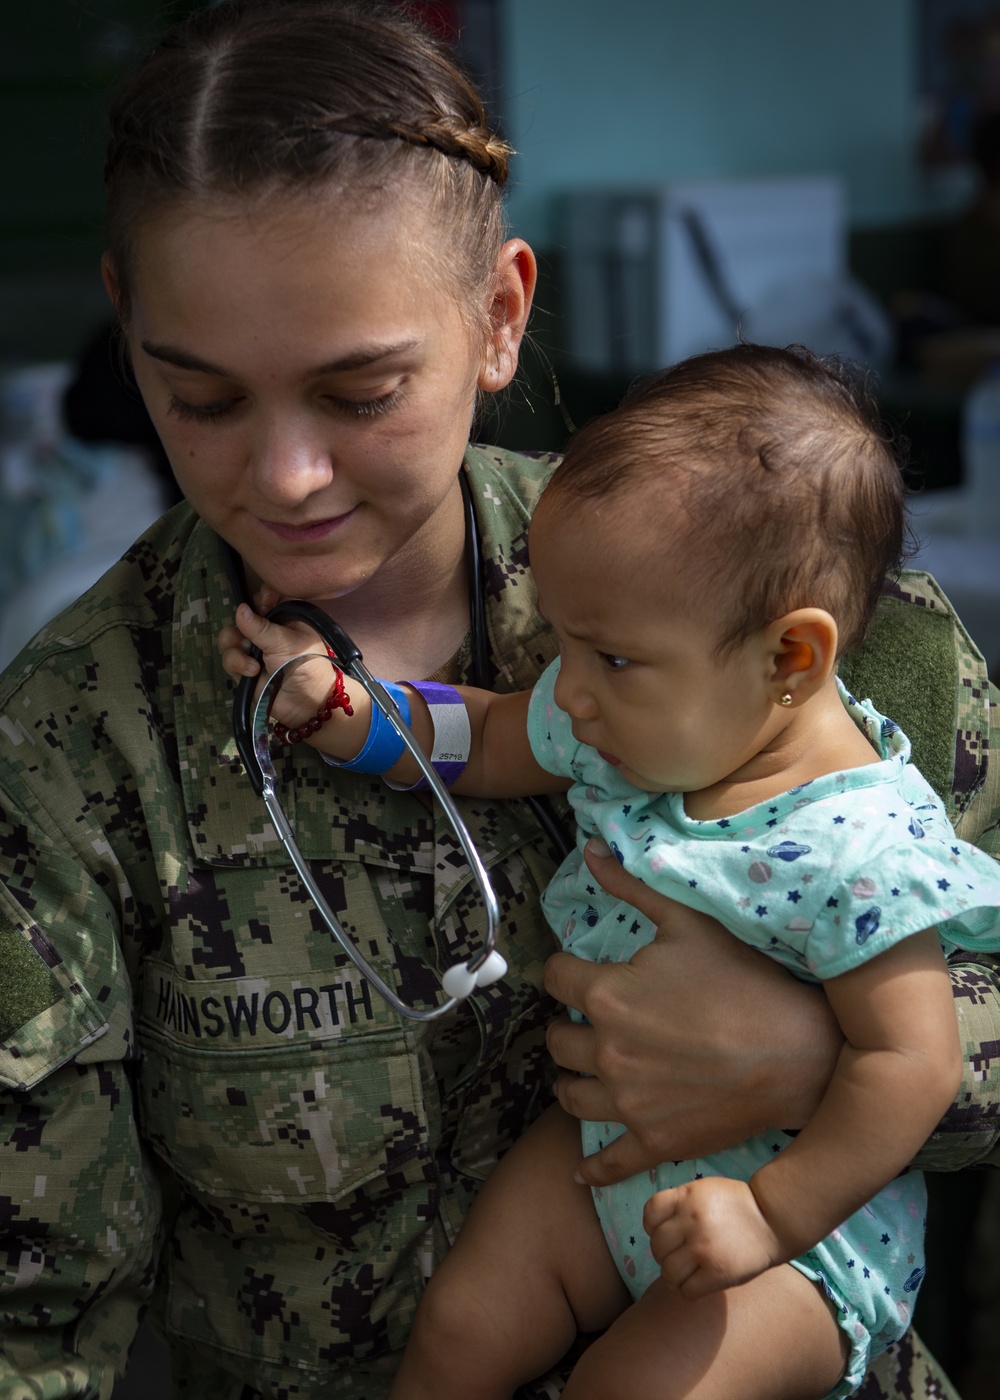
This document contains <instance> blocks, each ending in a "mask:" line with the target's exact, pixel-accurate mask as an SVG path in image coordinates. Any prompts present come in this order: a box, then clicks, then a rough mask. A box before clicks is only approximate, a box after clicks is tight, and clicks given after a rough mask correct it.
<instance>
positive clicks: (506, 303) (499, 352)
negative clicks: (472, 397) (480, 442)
mask: <svg viewBox="0 0 1000 1400" xmlns="http://www.w3.org/2000/svg"><path fill="white" fill-rule="evenodd" d="M537 279H538V268H537V264H536V263H535V255H534V253H533V252H532V251H531V249H530V248H529V247H528V245H527V243H525V242H524V240H523V239H522V238H511V239H508V241H507V242H506V243H505V244H504V245H503V247H502V248H501V249H500V258H499V261H498V263H497V275H496V280H495V282H494V285H493V300H492V303H491V305H490V308H489V317H490V330H489V335H488V337H487V340H486V344H485V345H484V346H483V358H482V363H481V364H480V367H479V380H478V383H479V388H480V389H483V390H485V391H486V392H487V393H495V392H496V391H497V390H498V389H505V388H506V387H507V385H508V384H509V383H510V381H511V380H512V379H513V378H514V373H515V371H516V369H517V355H518V351H519V349H520V346H521V340H522V337H523V336H524V332H525V328H526V327H527V324H528V315H529V313H530V311H531V300H532V297H533V296H534V295H535V282H536V281H537Z"/></svg>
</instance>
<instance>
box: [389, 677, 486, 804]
mask: <svg viewBox="0 0 1000 1400" xmlns="http://www.w3.org/2000/svg"><path fill="white" fill-rule="evenodd" d="M406 684H407V685H408V686H410V687H411V688H412V689H413V690H415V691H417V693H418V694H419V695H422V696H423V698H424V703H425V704H426V705H427V708H428V710H430V714H431V723H432V724H433V726H434V742H433V745H432V747H431V752H430V760H431V763H432V764H433V765H434V769H435V771H436V773H437V775H438V777H439V778H440V779H441V781H442V782H443V783H444V785H445V787H451V785H452V783H455V782H457V781H458V779H459V778H460V777H461V776H462V774H463V772H464V771H465V765H466V764H467V763H468V761H469V751H470V749H471V747H472V730H471V728H470V726H469V713H468V711H467V710H466V708H465V701H464V700H463V699H462V697H461V695H459V693H458V691H457V690H456V689H455V687H454V686H451V685H441V684H439V682H437V681H407V682H406ZM389 786H390V787H396V786H397V785H396V784H395V783H390V784H389ZM429 788H430V783H429V782H428V781H427V779H426V778H424V777H421V778H420V779H419V781H418V782H416V783H413V784H412V785H411V786H410V787H408V788H397V791H402V792H426V791H427V790H428V789H429Z"/></svg>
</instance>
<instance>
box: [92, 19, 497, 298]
mask: <svg viewBox="0 0 1000 1400" xmlns="http://www.w3.org/2000/svg"><path fill="white" fill-rule="evenodd" d="M109 126H110V132H109V141H108V148H107V159H106V163H105V182H106V185H107V192H108V211H107V224H108V242H109V253H110V257H111V262H112V265H113V267H114V269H115V273H116V276H117V280H118V284H119V296H120V305H119V308H118V310H119V315H120V317H121V318H122V320H123V321H124V320H127V317H128V311H129V280H130V274H131V264H132V253H133V246H134V241H135V235H136V229H137V227H138V226H139V225H140V224H141V223H142V221H143V220H144V219H146V218H149V217H151V216H155V215H156V214H157V213H158V212H159V211H160V210H162V209H164V208H170V207H172V206H176V205H179V206H181V207H184V206H185V205H187V206H188V207H191V208H194V209H197V208H198V206H199V204H200V203H204V202H207V201H211V200H213V199H217V198H218V197H220V196H222V197H232V196H237V197H241V198H242V197H246V196H251V197H253V196H258V195H262V196H265V197H266V196H268V195H270V194H273V193H277V194H278V195H279V196H286V195H289V194H291V195H305V196H313V195H315V194H317V193H325V192H331V191H332V192H333V193H334V194H335V195H336V197H337V198H338V199H340V200H342V201H343V207H344V208H345V209H347V210H353V209H356V208H357V207H359V205H360V206H361V207H362V208H365V207H367V205H370V204H371V201H372V200H373V199H374V200H376V201H377V200H380V199H384V198H386V197H391V196H392V195H393V192H394V191H395V190H396V189H399V188H403V189H407V188H412V189H414V190H416V191H418V192H419V196H420V198H421V200H422V202H423V204H424V206H425V207H426V208H427V209H428V210H429V211H430V212H431V213H432V214H434V215H436V216H437V220H438V225H439V226H440V227H441V228H443V229H444V230H445V231H446V235H447V250H446V252H445V253H444V254H443V255H442V256H441V257H440V258H438V259H437V260H436V261H437V262H438V263H439V264H440V268H439V271H440V274H441V275H442V276H447V277H448V278H450V279H451V280H452V281H453V283H454V285H455V286H456V287H457V288H458V289H459V291H460V293H461V295H462V297H463V299H465V298H466V297H468V298H469V299H470V304H471V302H472V301H475V300H476V299H479V300H482V294H483V292H484V291H486V290H488V286H489V282H490V279H491V277H492V275H493V272H494V270H495V267H496V263H497V255H498V253H499V249H500V246H501V244H502V242H503V236H504V219H503V208H502V198H501V193H500V191H501V187H502V186H503V185H504V183H505V182H506V179H507V174H508V165H509V160H510V155H511V151H510V148H509V147H508V146H507V145H506V143H505V142H504V141H503V140H502V139H501V138H500V137H499V136H498V135H497V134H496V133H495V132H493V131H492V130H491V129H490V126H489V123H488V121H487V117H486V113H485V111H484V108H483V104H482V102H481V100H480V98H479V95H478V93H477V92H476V89H475V87H474V86H473V84H472V83H471V81H470V80H469V78H468V77H467V75H466V74H465V72H464V71H463V70H462V68H461V65H460V64H459V62H458V59H457V57H456V55H455V54H454V53H453V52H452V50H451V49H450V48H449V47H448V46H447V45H446V44H444V43H443V42H441V41H439V40H437V39H436V38H434V37H433V36H432V35H431V34H430V33H429V32H428V31H427V30H426V29H424V28H423V26H422V25H420V24H418V23H417V22H415V21H414V20H412V19H410V18H408V17H407V16H406V15H405V14H403V13H402V12H401V11H400V10H399V9H397V8H395V7H393V6H389V5H387V4H383V3H380V0H222V3H221V4H218V5H214V6H211V7H209V8H207V9H204V10H201V11H198V12H197V13H195V15H193V16H192V18H191V19H189V20H188V21H187V22H186V23H184V24H182V25H179V26H177V27H176V28H175V29H173V30H171V31H169V32H168V33H167V34H166V35H164V36H163V38H162V39H161V40H160V42H159V43H158V44H157V46H156V48H155V49H153V51H152V52H151V53H150V54H149V55H148V56H147V57H146V58H145V59H144V60H143V61H142V62H141V63H140V65H139V67H138V68H137V69H136V71H135V73H134V74H133V75H132V77H131V78H130V79H129V80H128V82H127V83H126V85H125V86H124V87H123V88H122V89H121V91H120V92H119V93H118V95H117V97H116V99H115V101H114V102H113V104H112V106H111V109H110V111H109ZM365 201H367V205H366V203H365Z"/></svg>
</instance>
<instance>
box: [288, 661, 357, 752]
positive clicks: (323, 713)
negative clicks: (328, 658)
mask: <svg viewBox="0 0 1000 1400" xmlns="http://www.w3.org/2000/svg"><path fill="white" fill-rule="evenodd" d="M334 674H335V680H334V682H333V685H332V687H331V689H330V693H329V695H328V696H327V697H326V699H325V700H324V701H323V703H322V705H320V707H319V709H318V710H317V711H316V713H315V715H314V716H313V717H312V719H307V720H306V722H305V724H300V725H299V726H298V727H297V728H296V729H286V728H285V726H284V725H283V724H278V723H277V722H275V723H274V724H273V725H272V735H273V737H274V740H275V742H276V743H278V744H298V743H301V742H302V740H303V739H308V738H309V736H310V734H315V733H316V731H317V729H321V728H322V727H323V725H324V724H326V722H327V720H328V719H332V717H333V712H334V710H343V712H344V714H345V715H353V714H354V707H353V706H352V704H351V697H350V696H349V695H348V693H347V691H346V690H345V688H344V673H343V671H341V670H339V669H338V668H337V667H336V666H335V667H334Z"/></svg>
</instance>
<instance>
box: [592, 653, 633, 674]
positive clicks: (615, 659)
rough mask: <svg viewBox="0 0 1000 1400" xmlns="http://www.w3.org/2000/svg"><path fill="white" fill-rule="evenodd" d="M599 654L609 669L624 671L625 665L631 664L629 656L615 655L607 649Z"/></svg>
mask: <svg viewBox="0 0 1000 1400" xmlns="http://www.w3.org/2000/svg"><path fill="white" fill-rule="evenodd" d="M598 656H600V658H601V660H602V661H603V662H604V664H605V666H607V668H608V670H609V671H624V670H625V667H626V666H627V665H628V664H629V660H628V657H627V656H613V655H612V654H611V653H610V652H607V651H601V652H598Z"/></svg>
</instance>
